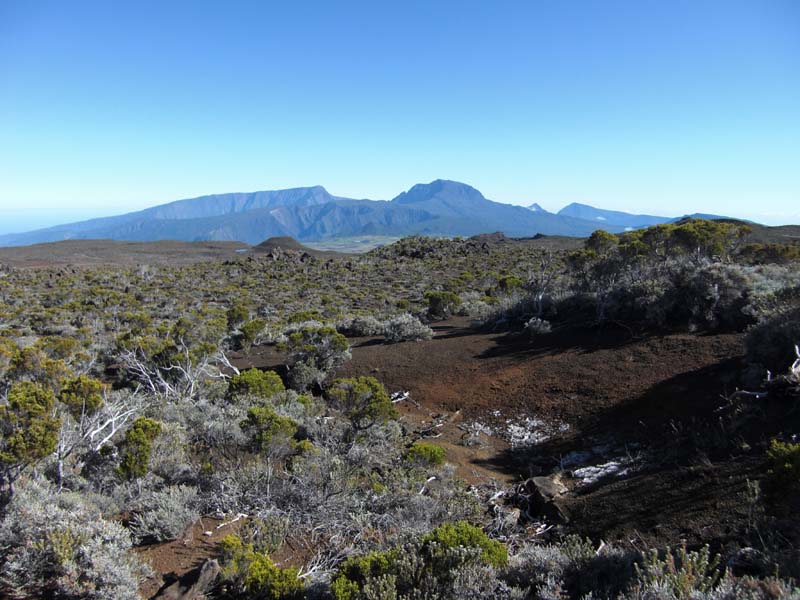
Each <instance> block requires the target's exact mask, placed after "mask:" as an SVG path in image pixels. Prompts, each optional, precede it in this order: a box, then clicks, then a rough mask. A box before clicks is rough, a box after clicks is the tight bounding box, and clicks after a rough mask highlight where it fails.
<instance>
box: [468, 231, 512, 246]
mask: <svg viewBox="0 0 800 600" xmlns="http://www.w3.org/2000/svg"><path fill="white" fill-rule="evenodd" d="M469 239H470V240H471V241H475V242H480V243H482V244H500V243H502V242H507V241H508V238H507V237H506V234H504V233H503V232H502V231H495V232H494V233H481V234H479V235H473V236H472V237H471V238H469Z"/></svg>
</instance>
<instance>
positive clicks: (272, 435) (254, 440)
mask: <svg viewBox="0 0 800 600" xmlns="http://www.w3.org/2000/svg"><path fill="white" fill-rule="evenodd" d="M241 427H242V429H243V430H244V431H247V432H250V444H251V447H252V448H253V449H254V450H255V451H257V452H262V453H264V454H269V455H275V454H285V453H290V452H293V451H294V449H295V447H296V445H297V442H296V440H295V439H294V436H295V435H296V434H297V423H295V422H294V421H293V420H292V419H290V418H288V417H282V416H280V415H278V414H277V413H276V412H275V411H274V410H273V409H272V407H270V406H253V407H252V408H250V409H249V410H248V411H247V418H246V419H245V420H244V421H242V423H241Z"/></svg>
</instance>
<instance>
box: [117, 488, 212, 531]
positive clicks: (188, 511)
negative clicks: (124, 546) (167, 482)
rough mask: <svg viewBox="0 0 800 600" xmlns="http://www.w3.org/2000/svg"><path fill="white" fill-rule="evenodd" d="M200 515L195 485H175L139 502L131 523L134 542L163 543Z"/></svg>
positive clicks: (153, 493) (183, 529)
mask: <svg viewBox="0 0 800 600" xmlns="http://www.w3.org/2000/svg"><path fill="white" fill-rule="evenodd" d="M199 518H200V513H199V512H198V510H197V488H194V487H191V486H184V485H175V486H169V487H166V488H164V489H163V490H160V491H157V492H152V493H151V494H150V495H149V496H147V497H146V498H144V499H142V500H140V501H139V503H138V506H137V508H136V511H135V514H134V516H133V518H132V519H131V522H130V530H131V533H132V534H133V536H134V538H135V539H136V541H137V542H139V543H141V542H165V541H168V540H174V539H176V538H178V536H180V535H181V534H182V533H183V532H184V531H185V530H186V528H187V527H189V526H190V525H192V524H193V523H194V522H195V521H197V519H199Z"/></svg>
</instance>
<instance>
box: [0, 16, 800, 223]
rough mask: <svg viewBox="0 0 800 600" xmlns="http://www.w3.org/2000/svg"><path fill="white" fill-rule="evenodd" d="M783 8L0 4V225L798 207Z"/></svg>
mask: <svg viewBox="0 0 800 600" xmlns="http://www.w3.org/2000/svg"><path fill="white" fill-rule="evenodd" d="M798 32H800V4H798V3H797V2H794V1H793V0H773V1H769V2H763V3H753V2H747V1H744V0H733V1H723V0H710V1H708V2H703V3H696V2H690V1H688V0H681V1H677V2H672V3H668V4H662V3H649V2H638V1H633V0H630V1H623V0H619V1H612V2H599V1H588V2H585V3H580V4H574V5H568V4H563V3H545V2H533V3H517V2H499V3H491V4H485V3H479V2H454V1H444V2H437V3H426V2H409V3H403V4H402V5H397V6H391V5H382V4H376V3H369V2H347V3H337V4H336V5H330V4H328V3H317V2H305V3H299V4H296V5H291V6H289V5H285V4H281V5H274V6H271V5H267V4H264V3H258V2H237V3H234V4H233V5H230V6H229V5H226V6H225V7H222V6H221V5H218V4H215V3H205V2H191V3H189V2H185V3H182V2H175V3H169V4H168V5H164V4H163V3H156V2H147V1H145V2H141V3H135V4H122V3H113V4H109V3H103V2H100V1H78V2H75V3H69V4H63V3H58V2H54V1H47V0H45V1H42V2H37V3H29V2H21V1H19V2H15V1H12V2H5V3H3V4H2V5H0V132H2V133H0V138H1V139H2V140H3V143H2V144H0V233H10V232H20V231H28V230H32V229H38V228H42V227H47V226H51V225H55V224H60V223H65V222H71V221H80V220H83V219H87V218H91V217H94V216H97V217H100V216H109V215H113V214H121V213H126V212H132V211H136V210H140V209H143V208H147V207H150V206H154V205H158V204H163V203H167V202H171V201H174V200H179V199H183V198H192V197H197V196H203V195H208V194H214V193H227V192H236V191H255V190H263V189H284V188H290V187H301V186H309V185H314V184H318V183H319V184H321V185H324V186H325V187H326V188H327V189H328V190H329V191H330V192H331V193H332V194H335V195H341V196H347V197H353V198H371V199H390V198H392V197H394V196H395V195H396V194H398V193H400V192H401V191H403V190H405V189H407V188H408V187H409V186H411V185H413V184H414V183H420V182H428V181H431V180H434V179H437V178H446V179H452V180H457V181H462V182H465V183H468V184H469V185H472V186H474V187H475V188H477V189H478V190H480V191H481V192H482V193H483V194H484V195H485V196H486V197H487V198H489V199H492V200H495V201H498V202H505V203H512V204H519V205H525V206H526V205H530V204H532V203H534V202H536V203H539V204H540V205H542V206H543V207H544V208H545V209H547V210H550V211H553V212H555V211H557V210H558V209H559V208H561V207H563V206H565V205H567V204H569V203H571V202H580V203H584V204H589V205H592V206H596V207H599V208H604V209H609V210H621V211H626V212H633V213H642V214H655V215H664V216H679V215H682V214H688V213H694V212H704V213H714V214H724V215H729V216H732V217H738V218H744V219H750V220H754V221H758V222H763V223H767V224H781V223H799V222H800V169H798V165H799V164H800V142H798V140H800V77H798V73H800V35H799V34H798Z"/></svg>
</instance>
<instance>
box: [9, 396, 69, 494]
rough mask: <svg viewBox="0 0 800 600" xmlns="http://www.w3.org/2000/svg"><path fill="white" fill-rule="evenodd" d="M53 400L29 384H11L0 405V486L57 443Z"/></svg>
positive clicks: (46, 453) (14, 477) (50, 450)
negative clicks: (2, 404) (5, 399)
mask: <svg viewBox="0 0 800 600" xmlns="http://www.w3.org/2000/svg"><path fill="white" fill-rule="evenodd" d="M54 404H55V397H54V396H53V392H51V391H50V390H49V389H48V388H45V387H42V386H40V385H38V384H36V383H32V382H30V381H23V382H18V383H15V384H14V385H12V386H11V388H10V389H9V390H8V396H7V403H6V404H5V405H4V406H0V484H3V485H8V484H11V483H13V481H14V479H16V478H17V477H18V476H19V474H20V473H21V472H22V470H23V469H24V468H25V466H27V465H29V464H31V463H35V462H36V461H38V460H40V459H42V458H44V457H45V456H48V455H49V454H50V453H51V452H53V450H55V447H56V443H57V442H58V430H59V427H60V425H61V422H60V420H59V419H57V418H55V417H53V416H52V412H53V405H54Z"/></svg>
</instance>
